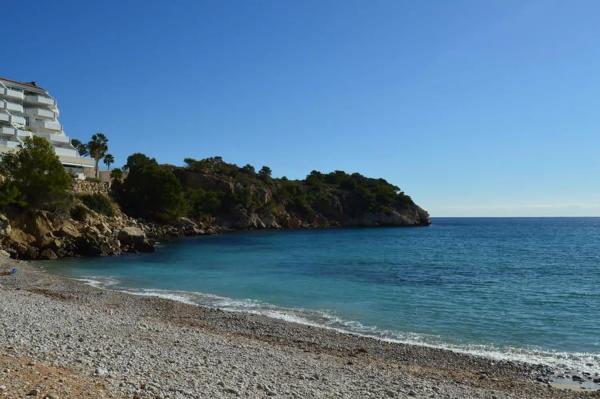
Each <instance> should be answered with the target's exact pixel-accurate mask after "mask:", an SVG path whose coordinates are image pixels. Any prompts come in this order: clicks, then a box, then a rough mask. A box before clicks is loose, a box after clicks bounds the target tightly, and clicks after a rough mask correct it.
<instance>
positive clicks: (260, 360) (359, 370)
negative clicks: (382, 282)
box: [0, 260, 600, 398]
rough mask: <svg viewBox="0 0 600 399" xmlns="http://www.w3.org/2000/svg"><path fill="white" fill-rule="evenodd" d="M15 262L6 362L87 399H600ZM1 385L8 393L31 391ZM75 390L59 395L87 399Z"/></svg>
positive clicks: (485, 362)
mask: <svg viewBox="0 0 600 399" xmlns="http://www.w3.org/2000/svg"><path fill="white" fill-rule="evenodd" d="M15 264H16V267H17V268H18V270H19V271H18V273H17V274H16V275H14V276H10V277H2V278H1V279H0V284H1V285H2V288H0V302H2V303H3V304H5V303H6V307H5V309H4V311H3V313H2V317H1V318H0V323H1V324H2V327H4V328H5V329H6V334H4V335H3V337H2V338H0V348H1V349H2V353H4V354H8V355H9V356H11V359H15V360H14V361H15V362H18V360H16V359H23V358H29V359H31V358H33V359H35V360H33V362H34V363H35V364H39V363H38V362H41V364H42V365H44V367H46V366H47V367H59V368H64V369H65V370H66V371H65V372H67V371H68V373H71V374H72V375H73V376H74V378H75V379H76V380H77V379H78V378H79V380H81V381H83V382H86V383H88V384H92V386H93V387H94V386H102V387H103V388H91V389H92V391H93V392H94V395H95V396H89V397H115V398H116V397H132V396H134V395H137V397H138V398H146V397H165V398H166V397H171V398H180V397H181V398H188V397H189V398H195V397H235V396H241V397H272V396H277V397H310V396H312V397H468V398H479V397H481V398H489V397H492V396H496V397H523V396H525V397H540V398H555V397H556V398H570V397H582V396H585V397H600V392H598V391H596V392H590V391H589V390H586V391H578V392H571V391H569V390H565V389H557V388H553V387H551V386H550V385H548V384H547V381H548V379H549V378H550V377H551V374H550V373H551V370H550V369H549V368H548V367H544V366H535V365H530V364H523V363H518V362H512V361H499V360H492V359H488V358H483V357H476V356H473V355H468V354H460V353H457V352H453V351H449V350H444V349H437V348H430V347H425V346H417V345H410V344H401V343H390V342H385V341H382V340H378V339H374V338H369V337H361V336H358V335H355V334H348V333H341V332H338V331H334V330H330V329H324V328H321V327H313V326H308V325H303V324H298V323H293V322H288V321H282V320H278V319H273V318H270V317H267V316H262V315H253V314H248V313H238V312H235V313H234V312H226V311H222V310H219V309H212V308H208V307H203V306H200V305H189V304H185V303H182V302H176V301H173V300H168V299H162V298H157V297H150V296H147V297H146V296H136V295H131V294H127V293H123V292H119V291H113V290H108V289H98V288H94V287H91V286H89V285H86V284H84V283H83V282H79V281H75V280H72V279H68V278H66V277H60V276H57V275H53V274H51V273H49V272H46V271H42V270H40V269H39V268H37V267H36V266H32V265H30V264H28V263H26V262H21V261H12V260H2V261H1V262H0V267H8V265H11V266H15ZM23 309H25V310H23ZM28 310H29V311H28ZM57 314H58V315H61V317H62V319H61V320H60V321H61V322H60V323H57V320H56V316H57ZM32 317H33V318H35V319H36V321H37V323H32V322H31V318H32ZM98 330H101V331H100V332H99V331H98ZM102 331H103V332H104V333H102ZM82 334H83V336H84V338H83V339H82V337H81V335H82ZM38 335H39V337H38ZM149 336H150V337H149ZM27 337H36V340H39V341H40V342H38V343H37V344H36V343H29V342H27V340H26V339H25V338H27ZM148 339H150V341H148ZM32 341H33V339H32ZM177 341H178V342H177ZM15 342H17V344H15ZM114 347H116V348H118V351H116V352H115V351H114V350H113V349H114ZM156 353H159V354H160V355H161V356H157V355H156ZM202 353H204V354H203V355H201V354H202ZM152 354H155V355H154V357H153V356H152ZM164 358H167V359H168V361H167V362H165V359H164ZM131 359H135V362H132V361H131ZM1 361H2V359H0V362H1ZM4 361H6V359H4ZM136 364H137V365H142V366H141V367H136ZM3 367H5V366H4V365H3ZM27 367H29V366H26V367H25V369H27ZM31 367H34V366H31ZM217 371H218V372H217ZM165 376H167V377H168V378H166V377H165ZM5 377H6V376H5V375H4V374H2V373H0V386H2V385H3V384H4V385H5V391H6V392H12V395H15V396H18V397H21V396H23V395H25V394H27V393H28V392H29V391H27V392H25V391H26V390H31V389H35V388H31V387H29V386H14V387H13V386H12V385H9V384H7V383H6V382H5V380H7V379H6V378H5ZM12 377H14V374H13V376H12ZM81 381H80V382H81ZM9 383H10V382H9ZM98 384H99V385H98ZM21 385H26V384H21ZM54 385H56V386H60V384H58V383H57V384H54ZM63 385H64V384H63ZM156 385H158V386H159V387H156ZM165 385H168V386H169V387H168V389H166V388H165ZM571 385H572V384H569V385H568V386H567V387H566V388H571ZM152 387H154V388H152ZM573 387H575V388H577V384H575V385H573ZM151 388H152V389H151ZM171 388H174V390H171ZM44 389H45V390H46V392H42V391H43V390H44ZM48 389H50V388H48V387H42V388H40V389H39V390H40V395H42V394H47V393H48V392H47V390H48ZM54 389H55V390H57V389H59V388H56V387H55V388H54ZM73 392H74V391H73ZM73 392H71V396H65V393H63V394H58V395H60V397H88V396H73V395H74V394H73ZM334 393H335V394H334ZM2 394H3V392H2V391H1V390H0V397H2ZM103 395H104V396H103ZM574 395H575V396H574ZM5 397H13V396H11V395H8V396H6V395H5ZM32 397H36V396H32ZM40 397H42V396H40Z"/></svg>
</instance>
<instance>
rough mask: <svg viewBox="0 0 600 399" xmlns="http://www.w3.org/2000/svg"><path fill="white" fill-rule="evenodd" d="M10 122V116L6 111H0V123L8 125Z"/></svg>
mask: <svg viewBox="0 0 600 399" xmlns="http://www.w3.org/2000/svg"><path fill="white" fill-rule="evenodd" d="M9 121H10V115H9V114H8V112H6V111H0V122H6V123H8V122H9Z"/></svg>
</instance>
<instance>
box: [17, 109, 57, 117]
mask: <svg viewBox="0 0 600 399" xmlns="http://www.w3.org/2000/svg"><path fill="white" fill-rule="evenodd" d="M25 115H29V116H36V117H38V118H47V119H54V118H55V117H56V116H55V114H54V112H52V111H50V110H49V109H44V108H25Z"/></svg>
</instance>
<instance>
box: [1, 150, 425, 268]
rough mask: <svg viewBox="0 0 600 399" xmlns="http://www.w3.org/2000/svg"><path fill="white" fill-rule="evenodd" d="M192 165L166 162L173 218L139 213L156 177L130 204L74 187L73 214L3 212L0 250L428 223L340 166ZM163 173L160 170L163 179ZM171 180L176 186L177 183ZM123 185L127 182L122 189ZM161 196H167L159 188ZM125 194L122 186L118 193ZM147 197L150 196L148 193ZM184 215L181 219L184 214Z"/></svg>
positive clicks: (100, 251)
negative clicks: (289, 173) (293, 175)
mask: <svg viewBox="0 0 600 399" xmlns="http://www.w3.org/2000/svg"><path fill="white" fill-rule="evenodd" d="M186 162H187V163H188V166H187V167H173V166H161V168H167V169H168V170H167V171H168V173H172V175H171V179H172V181H170V183H169V185H168V186H165V187H168V188H170V189H172V190H179V191H178V192H177V191H175V192H174V194H173V195H174V196H175V195H178V196H179V197H178V198H180V201H179V202H181V208H180V210H179V212H180V213H179V215H180V216H176V217H174V218H172V219H169V221H168V223H164V222H163V223H160V224H159V223H153V222H151V221H149V220H147V219H146V220H143V219H141V218H133V217H131V216H130V215H132V214H135V215H136V216H140V217H143V216H142V215H143V213H142V214H140V212H142V211H143V210H144V209H143V206H142V207H141V208H142V209H139V207H138V209H136V211H137V214H136V213H129V209H132V207H133V206H136V205H139V201H137V200H136V199H137V198H139V197H138V196H137V194H138V193H143V192H144V191H145V190H146V189H147V188H148V186H149V185H151V186H156V185H157V183H156V180H155V179H147V181H146V180H142V183H143V185H141V186H137V187H135V188H138V190H137V191H135V193H136V195H134V196H132V198H133V201H132V202H130V203H124V204H122V205H123V208H122V209H127V210H128V213H129V214H125V213H124V212H123V211H122V210H121V208H120V207H119V205H118V202H119V199H120V198H121V201H123V200H122V198H123V197H122V196H120V195H119V191H118V188H116V187H121V190H123V187H124V186H125V185H126V184H127V182H126V181H125V182H118V183H114V184H113V186H115V187H113V191H112V195H113V197H114V198H115V199H116V200H117V201H116V202H115V201H113V200H111V199H110V198H109V196H108V195H107V194H106V193H107V188H106V187H104V186H102V187H100V186H99V187H95V186H94V183H92V182H87V183H86V184H85V187H84V188H82V187H79V188H78V187H77V186H76V187H75V188H74V189H75V196H74V198H75V202H74V204H73V205H71V208H70V209H69V211H64V212H63V213H60V212H48V211H42V210H31V209H22V208H20V209H17V208H12V211H10V208H8V209H6V210H5V214H0V248H1V250H0V254H2V255H4V256H11V257H14V258H20V259H55V258H60V257H70V256H107V255H119V254H122V253H127V252H139V251H152V250H153V249H154V245H155V243H156V242H157V241H159V240H164V239H168V238H171V237H179V236H190V235H202V234H214V233H217V232H224V231H233V230H253V229H298V228H326V227H374V226H427V225H429V224H430V223H431V220H430V218H429V214H428V213H427V211H425V210H424V209H422V208H421V207H419V206H418V205H417V204H415V203H414V201H413V200H412V199H411V198H410V197H409V196H407V195H406V194H404V193H403V192H402V191H401V190H400V189H399V188H398V187H396V186H394V185H391V184H390V183H388V182H387V181H385V180H383V179H370V178H366V177H364V176H362V175H360V174H357V173H355V174H347V173H344V172H340V171H336V172H333V173H329V174H322V173H319V172H312V173H311V174H310V175H309V176H307V178H306V179H304V180H288V179H286V178H280V179H276V178H272V177H271V176H270V173H267V172H266V171H264V168H263V170H261V172H259V173H256V172H255V171H254V169H253V168H252V167H249V166H245V167H243V168H240V167H238V166H236V165H233V164H227V163H225V162H223V161H222V160H221V159H220V158H209V159H207V160H202V161H194V160H186ZM164 172H165V171H164V170H162V171H161V173H163V175H161V176H163V177H164ZM173 182H174V184H173ZM125 187H126V186H125ZM154 189H155V190H154V191H153V192H154V193H156V195H161V194H164V191H163V190H162V189H156V187H154ZM121 194H122V191H121ZM147 197H149V198H150V199H152V198H154V197H153V195H149V196H148V195H147ZM182 214H183V215H185V217H182V216H181V215H182Z"/></svg>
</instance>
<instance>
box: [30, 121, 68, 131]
mask: <svg viewBox="0 0 600 399" xmlns="http://www.w3.org/2000/svg"><path fill="white" fill-rule="evenodd" d="M29 126H31V127H32V128H33V129H34V130H36V129H45V130H54V131H57V132H60V131H62V126H60V123H58V122H56V121H43V120H37V119H30V120H29Z"/></svg>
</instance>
